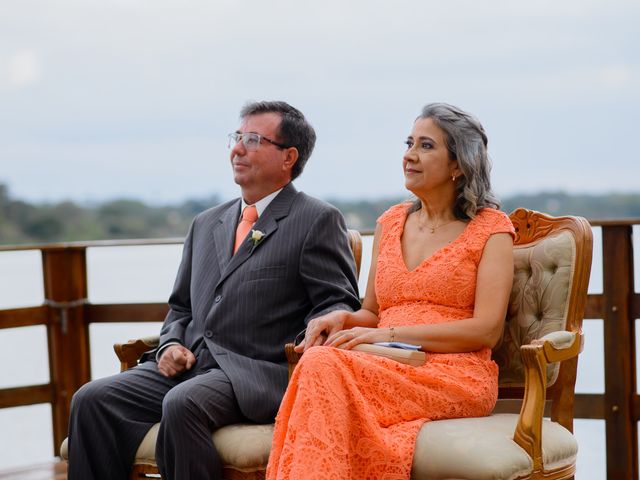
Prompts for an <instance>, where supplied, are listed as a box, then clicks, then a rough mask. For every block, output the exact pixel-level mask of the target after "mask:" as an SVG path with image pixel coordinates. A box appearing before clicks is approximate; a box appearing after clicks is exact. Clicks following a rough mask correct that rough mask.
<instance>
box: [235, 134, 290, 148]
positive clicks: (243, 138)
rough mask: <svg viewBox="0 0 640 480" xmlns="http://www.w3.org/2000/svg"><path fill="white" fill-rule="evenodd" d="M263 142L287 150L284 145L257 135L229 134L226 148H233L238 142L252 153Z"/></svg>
mask: <svg viewBox="0 0 640 480" xmlns="http://www.w3.org/2000/svg"><path fill="white" fill-rule="evenodd" d="M262 140H264V141H265V142H269V143H270V144H271V145H275V146H276V147H278V148H282V149H284V148H289V147H287V146H286V145H283V144H281V143H278V142H274V141H273V140H271V139H269V138H267V137H264V136H262V135H258V134H257V133H237V132H234V133H230V134H229V142H228V144H227V146H228V147H229V148H233V146H234V145H237V144H238V142H242V144H243V145H244V148H246V149H247V150H249V151H251V152H253V151H255V150H257V149H258V147H259V146H260V142H261V141H262Z"/></svg>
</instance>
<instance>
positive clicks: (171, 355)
mask: <svg viewBox="0 0 640 480" xmlns="http://www.w3.org/2000/svg"><path fill="white" fill-rule="evenodd" d="M194 363H196V357H195V356H194V355H193V353H191V350H189V349H188V348H186V347H183V346H182V345H170V346H168V347H167V348H165V349H164V352H162V355H161V356H160V360H159V361H158V370H159V371H160V373H161V374H162V375H164V376H165V377H174V376H176V375H177V374H179V373H182V372H184V371H185V370H189V369H190V368H191V367H192V366H193V364H194Z"/></svg>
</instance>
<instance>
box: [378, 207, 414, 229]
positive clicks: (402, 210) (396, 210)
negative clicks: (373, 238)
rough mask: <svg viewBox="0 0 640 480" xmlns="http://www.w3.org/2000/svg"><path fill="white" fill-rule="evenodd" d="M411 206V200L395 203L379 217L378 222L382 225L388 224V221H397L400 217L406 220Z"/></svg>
mask: <svg viewBox="0 0 640 480" xmlns="http://www.w3.org/2000/svg"><path fill="white" fill-rule="evenodd" d="M410 208H411V202H402V203H398V204H396V205H393V206H391V207H389V208H388V209H387V210H386V211H385V212H384V213H383V214H382V215H380V216H379V217H378V223H379V224H381V225H386V224H388V223H392V222H396V221H398V220H400V219H402V220H404V219H405V218H406V216H407V212H408V210H409V209H410Z"/></svg>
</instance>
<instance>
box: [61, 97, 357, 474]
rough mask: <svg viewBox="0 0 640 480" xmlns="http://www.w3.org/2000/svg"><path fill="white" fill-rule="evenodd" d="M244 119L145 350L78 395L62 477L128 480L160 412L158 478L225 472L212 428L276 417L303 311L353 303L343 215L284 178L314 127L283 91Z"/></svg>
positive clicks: (308, 146)
mask: <svg viewBox="0 0 640 480" xmlns="http://www.w3.org/2000/svg"><path fill="white" fill-rule="evenodd" d="M241 120H242V122H241V126H240V128H239V130H237V131H236V132H235V133H233V134H231V135H230V136H229V137H230V143H229V146H230V147H231V155H230V158H231V166H232V169H233V176H234V181H235V182H236V183H237V184H238V185H240V190H241V193H242V197H241V198H240V199H236V200H233V201H230V202H227V203H225V204H222V205H219V206H217V207H214V208H212V209H210V210H207V211H206V212H203V213H201V214H200V215H198V216H197V217H196V218H195V219H194V221H193V223H192V225H191V228H190V230H189V233H188V235H187V238H186V239H185V243H184V251H183V257H182V262H181V264H180V268H179V270H178V274H177V278H176V282H175V286H174V289H173V292H172V294H171V297H170V298H169V306H170V310H169V313H168V314H167V317H166V319H165V322H164V325H163V327H162V330H161V335H160V346H159V348H158V350H157V352H156V353H155V358H154V357H153V356H152V357H151V359H150V360H148V361H146V362H144V363H141V364H140V365H139V366H138V367H136V368H133V369H131V370H128V371H126V372H124V373H120V374H118V375H115V376H113V377H109V378H105V379H99V380H95V381H93V382H90V383H88V384H86V385H84V386H83V387H82V388H81V389H80V390H78V392H77V393H76V394H75V395H74V398H73V402H72V408H71V420H70V428H69V430H70V431H69V479H70V480H90V479H105V480H106V479H109V480H114V479H125V478H127V474H128V472H129V470H130V469H131V465H132V462H133V458H134V455H135V452H136V449H137V448H138V445H139V443H140V441H141V440H142V438H143V437H144V436H145V434H146V433H147V431H148V429H149V428H150V427H151V426H152V425H153V424H154V423H157V422H158V421H159V422H160V431H159V433H158V441H157V445H156V460H157V462H158V466H159V468H160V472H161V473H162V476H163V478H165V479H167V480H170V479H178V480H189V479H214V478H221V473H222V465H221V462H220V459H219V456H218V454H217V452H216V451H215V448H214V446H213V443H212V441H211V431H212V430H215V429H217V428H220V427H222V426H224V425H228V424H232V423H237V422H241V421H251V422H257V423H266V422H272V421H273V419H274V417H275V414H276V412H277V410H278V406H279V403H280V400H281V398H282V395H283V393H284V390H285V388H286V383H287V367H286V361H285V357H284V351H283V347H284V344H285V343H286V342H290V341H292V340H293V339H294V337H295V335H296V334H297V333H298V332H300V331H301V330H302V329H303V328H304V327H305V325H306V324H307V323H308V322H309V320H311V319H312V318H315V317H317V316H319V315H322V314H325V313H327V312H329V311H332V310H335V309H344V308H346V309H350V310H354V309H357V308H358V307H359V302H358V295H357V283H356V276H355V266H354V262H353V257H352V255H351V252H350V250H349V246H348V242H347V236H346V229H345V225H344V220H343V218H342V216H341V215H340V213H339V212H338V211H337V210H336V209H335V208H333V207H331V206H330V205H327V204H325V203H323V202H320V201H319V200H316V199H313V198H311V197H308V196H307V195H305V194H304V193H301V192H298V191H296V189H295V188H294V187H293V185H292V184H291V180H293V179H294V178H296V177H297V176H298V175H300V173H301V172H302V170H303V168H304V165H305V163H306V161H307V159H308V158H309V156H310V155H311V152H312V150H313V147H314V144H315V132H314V130H313V128H312V127H311V125H309V123H308V122H307V121H306V119H305V117H304V116H303V115H302V113H301V112H300V111H298V110H297V109H295V108H293V107H291V106H290V105H288V104H286V103H284V102H260V103H252V104H249V105H247V106H245V107H244V108H243V110H242V112H241ZM254 222H255V223H254ZM236 249H237V250H236Z"/></svg>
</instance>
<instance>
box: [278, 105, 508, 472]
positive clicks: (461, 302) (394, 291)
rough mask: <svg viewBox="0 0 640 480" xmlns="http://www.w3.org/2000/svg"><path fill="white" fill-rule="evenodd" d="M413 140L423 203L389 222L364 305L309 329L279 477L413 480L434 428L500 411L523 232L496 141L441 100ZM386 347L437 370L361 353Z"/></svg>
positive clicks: (282, 421) (408, 181)
mask: <svg viewBox="0 0 640 480" xmlns="http://www.w3.org/2000/svg"><path fill="white" fill-rule="evenodd" d="M406 144H407V150H406V152H405V154H404V157H403V161H402V166H403V169H404V176H405V186H406V188H407V189H408V190H410V191H411V192H412V193H413V194H414V195H415V196H416V198H417V199H416V201H415V202H414V203H403V204H400V205H396V206H394V207H391V208H390V209H389V210H388V211H387V212H385V213H384V214H383V215H382V216H381V217H380V218H379V219H378V225H377V227H376V232H375V237H374V243H373V257H372V262H371V271H370V272H369V283H368V285H367V291H366V294H365V298H364V301H363V304H362V308H361V309H360V310H359V311H357V312H346V311H334V312H332V313H330V314H328V315H325V316H323V317H318V318H316V319H314V320H312V321H311V322H310V323H309V325H308V328H307V333H306V336H305V339H304V341H303V343H302V344H301V345H300V346H299V347H298V349H299V350H300V351H302V350H304V351H305V352H306V353H305V354H304V356H303V357H302V359H301V362H300V364H299V365H298V367H297V368H296V370H295V372H294V374H293V376H292V378H291V382H290V384H289V388H288V389H287V392H286V394H285V397H284V399H283V402H282V404H281V406H280V411H279V413H278V417H277V419H276V427H275V433H274V439H273V446H272V450H271V456H270V459H269V467H268V469H267V478H268V479H292V480H293V479H347V478H350V479H382V478H384V479H408V478H410V475H411V464H412V460H413V450H414V445H415V440H416V436H417V435H418V431H419V430H420V427H421V426H422V424H423V423H424V422H425V421H428V420H437V419H443V418H455V417H465V416H482V415H488V414H489V413H490V412H491V410H492V409H493V406H494V405H495V402H496V398H497V392H498V382H497V381H498V367H497V365H496V364H495V363H494V362H493V361H492V360H491V348H492V347H493V346H494V345H495V344H496V343H497V342H498V340H499V338H500V336H501V334H502V327H503V321H504V318H505V314H506V309H507V303H508V299H509V293H510V290H511V283H512V279H513V256H512V249H513V226H512V224H511V222H510V221H509V218H508V217H507V216H506V215H505V214H504V213H502V212H500V211H498V210H497V208H498V202H497V200H496V199H495V197H494V195H493V193H492V192H491V186H490V181H489V169H490V166H489V160H488V157H487V148H486V147H487V137H486V135H485V133H484V130H483V128H482V125H481V124H480V123H479V122H478V121H477V120H476V119H475V118H474V117H473V116H471V115H469V114H468V113H465V112H463V111H462V110H460V109H458V108H456V107H453V106H451V105H447V104H442V103H437V104H430V105H427V106H426V107H424V109H423V111H422V114H421V115H420V116H419V117H418V118H417V119H416V121H415V123H414V124H413V129H412V131H411V134H410V135H409V137H408V138H407V141H406ZM387 341H396V342H404V343H412V344H416V345H420V348H421V350H423V351H425V352H427V361H426V363H425V364H424V365H423V366H420V367H413V366H409V365H405V364H402V363H398V362H395V361H393V360H390V359H387V358H383V357H378V356H373V355H369V354H367V353H364V352H356V351H350V349H352V348H353V347H354V346H355V345H357V344H359V343H375V342H387ZM320 345H324V346H328V347H339V348H325V347H324V346H323V347H319V346H320Z"/></svg>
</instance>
